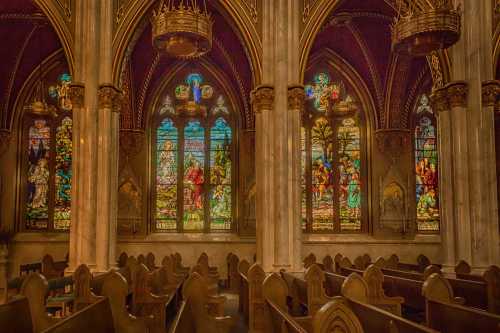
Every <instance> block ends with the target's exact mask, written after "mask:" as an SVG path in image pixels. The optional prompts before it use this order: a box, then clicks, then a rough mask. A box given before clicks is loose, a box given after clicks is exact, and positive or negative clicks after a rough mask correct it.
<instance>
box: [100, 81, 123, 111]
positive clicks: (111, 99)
mask: <svg viewBox="0 0 500 333" xmlns="http://www.w3.org/2000/svg"><path fill="white" fill-rule="evenodd" d="M97 96H98V98H99V108H100V109H111V110H112V111H113V112H120V110H121V106H122V96H123V94H122V92H121V91H120V90H118V89H117V88H115V87H114V86H112V85H102V86H100V87H99V90H98V91H97Z"/></svg>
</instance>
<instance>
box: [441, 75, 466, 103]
mask: <svg viewBox="0 0 500 333" xmlns="http://www.w3.org/2000/svg"><path fill="white" fill-rule="evenodd" d="M445 87H446V92H447V95H448V103H450V107H452V108H453V107H466V106H467V95H468V93H469V87H468V86H467V82H464V81H455V82H450V83H448V84H447V85H446V86H445Z"/></svg>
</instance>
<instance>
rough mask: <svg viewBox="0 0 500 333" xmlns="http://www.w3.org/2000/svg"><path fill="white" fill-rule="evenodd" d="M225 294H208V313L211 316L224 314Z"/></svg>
mask: <svg viewBox="0 0 500 333" xmlns="http://www.w3.org/2000/svg"><path fill="white" fill-rule="evenodd" d="M224 303H226V297H225V296H209V297H208V300H207V306H208V314H209V315H211V316H213V317H221V316H223V315H224Z"/></svg>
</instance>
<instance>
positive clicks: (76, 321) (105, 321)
mask: <svg viewBox="0 0 500 333" xmlns="http://www.w3.org/2000/svg"><path fill="white" fill-rule="evenodd" d="M15 332H17V331H15ZM69 332H92V333H115V332H116V331H115V327H114V325H113V317H112V313H111V306H110V304H109V300H108V299H107V298H102V299H100V300H99V301H97V302H96V303H93V304H91V305H89V306H87V307H85V308H84V309H82V310H80V311H77V312H76V313H74V314H72V315H71V316H69V317H67V318H65V319H64V320H61V321H60V322H58V323H57V324H55V325H54V326H52V327H50V328H48V329H46V330H44V331H42V333H69Z"/></svg>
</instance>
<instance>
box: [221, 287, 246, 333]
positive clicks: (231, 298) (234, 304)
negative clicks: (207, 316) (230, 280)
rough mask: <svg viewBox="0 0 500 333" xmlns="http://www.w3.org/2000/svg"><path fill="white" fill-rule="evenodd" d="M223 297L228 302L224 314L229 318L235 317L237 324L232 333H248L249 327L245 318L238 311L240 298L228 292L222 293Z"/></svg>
mask: <svg viewBox="0 0 500 333" xmlns="http://www.w3.org/2000/svg"><path fill="white" fill-rule="evenodd" d="M221 295H222V296H225V297H226V298H227V301H226V303H225V304H224V313H225V314H226V315H227V316H231V317H233V318H234V319H235V322H236V323H235V325H234V326H233V329H232V330H231V333H247V332H248V326H247V324H246V323H245V318H243V314H242V313H241V312H239V311H238V300H239V296H238V295H237V294H234V293H232V292H230V291H226V290H224V291H222V292H221Z"/></svg>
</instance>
